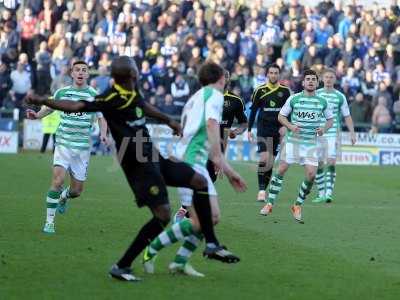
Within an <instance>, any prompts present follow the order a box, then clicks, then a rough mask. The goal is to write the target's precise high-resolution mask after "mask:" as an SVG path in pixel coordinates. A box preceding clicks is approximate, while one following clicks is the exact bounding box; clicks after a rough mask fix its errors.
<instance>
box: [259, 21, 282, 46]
mask: <svg viewBox="0 0 400 300" xmlns="http://www.w3.org/2000/svg"><path fill="white" fill-rule="evenodd" d="M260 32H261V44H262V45H279V44H281V42H282V40H281V29H280V28H279V26H278V25H277V22H276V21H275V16H274V15H273V14H268V15H267V20H266V22H265V23H264V24H262V25H261V27H260Z"/></svg>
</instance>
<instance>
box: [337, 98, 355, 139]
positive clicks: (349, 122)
mask: <svg viewBox="0 0 400 300" xmlns="http://www.w3.org/2000/svg"><path fill="white" fill-rule="evenodd" d="M343 97H344V96H343ZM340 111H341V113H342V116H343V117H344V123H345V124H346V127H347V129H348V130H349V132H350V140H351V144H352V145H354V144H355V143H356V141H357V138H356V133H355V132H354V123H353V118H352V117H351V115H350V109H349V105H348V103H347V100H346V98H345V97H344V99H343V103H342V105H341V107H340Z"/></svg>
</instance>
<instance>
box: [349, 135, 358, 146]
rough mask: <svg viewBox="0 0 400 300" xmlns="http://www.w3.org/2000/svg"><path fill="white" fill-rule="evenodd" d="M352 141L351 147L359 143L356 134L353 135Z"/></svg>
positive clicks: (351, 136)
mask: <svg viewBox="0 0 400 300" xmlns="http://www.w3.org/2000/svg"><path fill="white" fill-rule="evenodd" d="M350 139H351V145H354V144H355V143H356V142H357V137H356V134H355V132H352V133H351V135H350Z"/></svg>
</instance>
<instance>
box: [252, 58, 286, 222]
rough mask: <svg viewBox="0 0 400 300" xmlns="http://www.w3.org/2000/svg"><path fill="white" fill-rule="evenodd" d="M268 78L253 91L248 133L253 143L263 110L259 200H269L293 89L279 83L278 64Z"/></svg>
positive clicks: (259, 136)
mask: <svg viewBox="0 0 400 300" xmlns="http://www.w3.org/2000/svg"><path fill="white" fill-rule="evenodd" d="M267 76H268V82H267V83H266V84H263V85H261V86H259V87H258V88H257V89H256V90H255V91H254V92H253V96H252V103H253V104H252V106H251V112H250V117H249V124H248V132H247V134H248V138H249V141H250V142H253V141H254V136H253V133H252V132H251V129H252V127H253V124H254V120H255V118H256V115H257V112H258V111H260V112H259V114H258V118H257V148H258V150H257V152H258V153H259V154H260V159H259V162H258V195H257V201H265V199H266V193H265V189H266V187H267V186H268V184H269V181H270V179H271V175H272V168H273V163H274V160H275V157H276V155H277V154H278V145H279V143H280V135H279V129H280V128H281V126H282V125H281V124H280V123H279V122H278V113H279V111H280V110H281V108H282V106H283V105H284V104H285V102H286V100H287V99H288V98H289V96H290V89H289V88H288V87H286V86H284V85H281V84H280V83H279V76H280V68H279V66H278V65H276V64H271V65H269V66H268V67H267ZM262 211H263V210H262ZM262 211H261V213H262V214H263V212H262Z"/></svg>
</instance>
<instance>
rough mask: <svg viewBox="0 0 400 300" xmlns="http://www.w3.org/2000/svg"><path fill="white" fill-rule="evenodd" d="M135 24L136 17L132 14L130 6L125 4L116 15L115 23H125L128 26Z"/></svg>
mask: <svg viewBox="0 0 400 300" xmlns="http://www.w3.org/2000/svg"><path fill="white" fill-rule="evenodd" d="M136 22H137V16H136V14H135V13H133V12H132V5H131V4H130V3H125V4H124V6H123V7H122V11H121V12H120V13H119V15H118V19H117V23H125V24H127V25H130V24H132V23H136Z"/></svg>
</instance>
